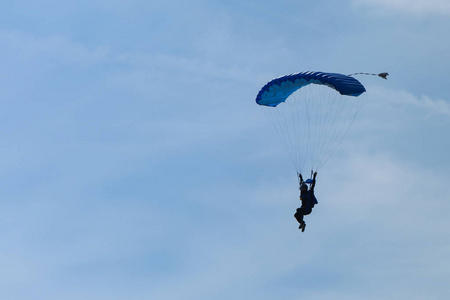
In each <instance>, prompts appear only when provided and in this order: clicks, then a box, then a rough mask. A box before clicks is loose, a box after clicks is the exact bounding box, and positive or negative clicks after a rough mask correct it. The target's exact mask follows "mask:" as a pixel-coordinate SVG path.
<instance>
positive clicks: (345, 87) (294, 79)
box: [256, 72, 366, 106]
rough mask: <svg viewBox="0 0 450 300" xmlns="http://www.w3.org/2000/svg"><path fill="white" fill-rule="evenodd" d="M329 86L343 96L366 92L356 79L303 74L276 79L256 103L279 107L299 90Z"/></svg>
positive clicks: (335, 75) (316, 73) (342, 76)
mask: <svg viewBox="0 0 450 300" xmlns="http://www.w3.org/2000/svg"><path fill="white" fill-rule="evenodd" d="M310 83H314V84H321V85H326V86H329V87H331V88H333V89H335V90H336V91H338V92H339V93H340V94H342V95H346V96H359V95H361V94H362V93H364V92H365V91H366V89H365V88H364V86H363V85H362V84H361V83H360V82H359V81H358V80H356V79H355V78H353V77H350V76H347V75H343V74H337V73H323V72H301V73H296V74H290V75H286V76H282V77H279V78H275V79H273V80H271V81H270V82H268V83H267V84H266V85H265V86H264V87H263V88H262V89H261V90H260V91H259V93H258V96H257V97H256V103H258V104H259V105H265V106H277V105H278V104H280V103H281V102H284V101H286V99H287V98H288V97H289V96H290V95H292V93H294V92H295V91H297V90H298V89H300V88H302V87H304V86H306V85H308V84H310Z"/></svg>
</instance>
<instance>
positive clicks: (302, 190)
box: [300, 183, 308, 192]
mask: <svg viewBox="0 0 450 300" xmlns="http://www.w3.org/2000/svg"><path fill="white" fill-rule="evenodd" d="M307 190H308V186H307V185H306V184H305V183H302V184H301V185H300V191H301V192H306V191H307Z"/></svg>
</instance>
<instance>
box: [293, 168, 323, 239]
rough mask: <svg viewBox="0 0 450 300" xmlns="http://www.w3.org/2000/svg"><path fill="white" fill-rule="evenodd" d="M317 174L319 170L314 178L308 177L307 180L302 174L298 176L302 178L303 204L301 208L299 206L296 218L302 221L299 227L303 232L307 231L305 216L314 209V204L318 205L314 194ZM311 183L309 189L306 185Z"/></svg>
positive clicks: (301, 197)
mask: <svg viewBox="0 0 450 300" xmlns="http://www.w3.org/2000/svg"><path fill="white" fill-rule="evenodd" d="M316 176H317V172H314V175H313V179H312V180H310V179H308V180H307V181H306V182H305V181H303V177H302V174H298V177H299V179H300V201H301V202H302V206H301V207H300V208H297V212H296V213H295V214H294V217H295V219H297V222H298V223H300V226H299V227H298V229H301V230H302V232H303V231H305V226H306V223H305V221H303V216H306V215H309V214H310V213H311V211H312V208H313V207H314V205H316V204H317V203H318V202H317V199H316V196H315V195H314V187H315V186H316ZM307 183H309V184H310V185H311V186H310V188H309V189H308V186H307V185H306V184H307Z"/></svg>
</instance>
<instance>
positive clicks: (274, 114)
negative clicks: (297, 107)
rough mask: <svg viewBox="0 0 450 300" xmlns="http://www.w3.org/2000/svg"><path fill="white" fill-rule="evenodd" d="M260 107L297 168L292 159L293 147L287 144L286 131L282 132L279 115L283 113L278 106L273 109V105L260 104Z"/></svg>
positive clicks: (287, 136)
mask: <svg viewBox="0 0 450 300" xmlns="http://www.w3.org/2000/svg"><path fill="white" fill-rule="evenodd" d="M282 104H283V103H282ZM282 104H280V105H282ZM280 105H278V106H280ZM261 109H262V110H263V112H264V113H265V114H266V116H267V117H268V118H269V119H270V120H271V121H272V122H271V123H272V124H273V127H274V128H275V131H276V133H277V135H278V137H279V138H280V140H281V144H282V145H283V147H284V149H285V150H286V152H287V153H288V157H289V159H290V161H291V163H292V164H293V165H294V168H297V166H296V163H295V161H294V159H293V153H292V149H293V148H292V147H289V145H288V139H289V135H287V134H286V133H285V134H283V130H282V129H283V125H282V122H281V117H282V116H283V114H282V113H280V112H279V111H278V110H277V109H280V108H278V107H277V109H275V108H274V107H262V106H261ZM284 119H285V118H284Z"/></svg>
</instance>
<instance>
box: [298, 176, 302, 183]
mask: <svg viewBox="0 0 450 300" xmlns="http://www.w3.org/2000/svg"><path fill="white" fill-rule="evenodd" d="M298 178H300V184H302V183H303V177H302V174H298Z"/></svg>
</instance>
